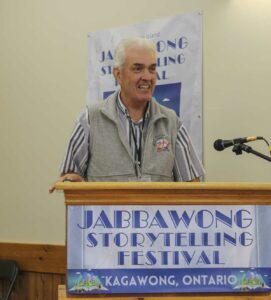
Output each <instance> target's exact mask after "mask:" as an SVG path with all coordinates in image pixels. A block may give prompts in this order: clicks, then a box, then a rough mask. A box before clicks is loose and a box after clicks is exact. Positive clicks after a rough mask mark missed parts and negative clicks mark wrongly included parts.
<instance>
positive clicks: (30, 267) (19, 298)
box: [0, 243, 66, 300]
mask: <svg viewBox="0 0 271 300" xmlns="http://www.w3.org/2000/svg"><path fill="white" fill-rule="evenodd" d="M0 258H2V259H13V260H16V261H17V262H18V264H19V267H20V272H19V276H18V279H17V281H16V285H15V289H14V292H13V293H12V296H11V300H57V299H58V296H57V293H58V285H60V284H65V282H66V276H65V272H66V247H65V246H58V245H40V244H39V245H37V244H19V243H0ZM3 289H4V286H3V285H0V295H1V294H2V290H3Z"/></svg>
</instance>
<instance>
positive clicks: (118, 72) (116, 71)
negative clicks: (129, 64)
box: [113, 67, 121, 83]
mask: <svg viewBox="0 0 271 300" xmlns="http://www.w3.org/2000/svg"><path fill="white" fill-rule="evenodd" d="M120 73H121V72H120V68H117V67H115V68H113V75H114V77H115V79H116V80H117V82H118V83H120V81H121V76H120Z"/></svg>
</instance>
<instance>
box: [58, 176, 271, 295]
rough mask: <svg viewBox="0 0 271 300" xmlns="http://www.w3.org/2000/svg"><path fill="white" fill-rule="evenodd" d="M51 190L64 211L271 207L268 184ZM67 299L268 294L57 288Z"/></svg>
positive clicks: (89, 185)
mask: <svg viewBox="0 0 271 300" xmlns="http://www.w3.org/2000/svg"><path fill="white" fill-rule="evenodd" d="M55 187H56V189H57V190H63V191H64V194H65V204H66V207H68V206H69V205H101V206H102V205H202V206H208V205H271V184H269V183H201V182H199V183H177V182H174V183H163V182H159V183H152V182H140V183H139V182H126V183H113V182H112V183H108V182H106V183H104V182H98V183H92V182H84V183H70V182H59V183H57V184H56V185H55ZM270 255H271V254H270ZM71 298H77V299H85V300H86V299H92V300H98V299H115V300H117V299H122V300H136V299H138V300H139V299H140V300H143V299H147V300H154V299H155V300H173V299H174V300H177V299H181V300H188V299H190V300H199V299H206V300H207V299H212V300H237V299H240V300H245V299H246V300H268V299H270V300H271V293H266V292H262V293H258V292H257V293H252V292H245V293H201V294H195V293H190V294H185V293H183V294H166V295H160V294H147V295H141V294H140V295H138V296H137V295H131V296H130V295H127V294H126V295H123V296H118V295H104V296H102V295H93V296H92V295H91V296H86V295H84V296H69V295H68V296H67V295H66V288H65V286H59V300H64V299H65V300H66V299H71Z"/></svg>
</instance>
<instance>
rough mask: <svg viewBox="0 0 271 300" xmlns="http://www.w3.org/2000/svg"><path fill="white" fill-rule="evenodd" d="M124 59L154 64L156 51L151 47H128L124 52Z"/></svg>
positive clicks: (137, 62) (133, 62) (135, 62)
mask: <svg viewBox="0 0 271 300" xmlns="http://www.w3.org/2000/svg"><path fill="white" fill-rule="evenodd" d="M126 61H129V63H132V64H143V65H145V64H146V63H147V64H148V65H149V64H155V63H156V53H155V52H154V51H153V50H151V49H145V48H130V49H127V52H126Z"/></svg>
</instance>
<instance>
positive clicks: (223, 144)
mask: <svg viewBox="0 0 271 300" xmlns="http://www.w3.org/2000/svg"><path fill="white" fill-rule="evenodd" d="M256 140H263V137H262V136H248V137H243V138H237V139H233V140H221V139H219V140H216V141H215V142H214V148H215V150H217V151H222V150H224V149H226V148H228V147H231V146H234V145H236V144H243V143H247V142H252V141H256Z"/></svg>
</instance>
